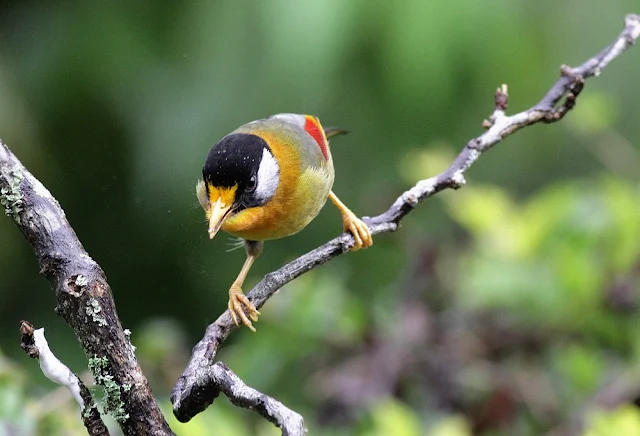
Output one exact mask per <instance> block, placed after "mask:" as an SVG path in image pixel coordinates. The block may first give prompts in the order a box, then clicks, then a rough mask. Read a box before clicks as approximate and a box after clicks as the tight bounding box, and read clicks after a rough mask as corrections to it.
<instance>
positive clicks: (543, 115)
mask: <svg viewBox="0 0 640 436" xmlns="http://www.w3.org/2000/svg"><path fill="white" fill-rule="evenodd" d="M639 37H640V16H638V15H628V16H627V17H626V18H625V29H624V30H623V31H622V33H620V35H619V36H618V37H617V38H616V39H615V40H614V42H613V43H611V44H610V45H609V46H607V47H606V48H605V49H603V50H602V51H601V52H600V53H598V54H597V55H596V56H594V57H592V58H590V59H589V60H587V61H586V62H585V63H583V64H582V65H580V66H579V67H577V68H573V69H572V68H569V67H566V66H563V67H562V68H561V77H560V79H559V80H558V81H557V82H556V83H555V84H554V85H553V87H552V88H551V89H550V90H549V92H547V94H546V95H545V96H544V97H543V98H542V100H540V102H539V103H538V104H536V105H535V106H533V107H532V108H530V109H527V110H525V111H523V112H520V113H517V114H515V115H511V116H507V115H506V114H505V111H506V109H507V106H508V92H507V87H506V85H503V86H501V87H500V88H498V90H497V91H496V94H495V104H494V111H493V114H492V115H491V117H490V118H489V120H486V121H485V122H484V123H483V126H484V127H485V128H487V129H488V130H487V131H486V132H485V133H484V134H482V135H480V136H478V137H477V138H474V139H472V140H471V141H469V142H468V143H467V145H466V146H465V147H464V149H463V150H462V151H461V152H460V154H459V155H458V156H457V157H456V159H455V160H454V161H453V163H452V164H451V165H450V166H449V168H447V169H446V170H445V171H444V172H442V173H441V174H439V175H437V176H434V177H431V178H429V179H425V180H421V181H419V182H418V183H417V184H416V185H415V186H414V187H413V188H411V189H409V190H408V191H406V192H404V193H403V194H402V195H401V196H400V197H398V199H397V200H396V201H395V202H394V203H393V204H392V205H391V207H390V208H389V209H388V210H387V211H385V212H384V213H382V214H380V215H378V216H376V217H373V218H365V221H366V222H367V224H369V227H370V229H371V233H372V234H374V235H375V234H378V233H383V232H392V231H395V230H396V229H397V228H398V223H399V222H400V220H402V218H404V216H405V215H407V214H408V213H409V212H411V210H413V209H414V208H415V207H416V205H417V204H418V203H420V202H421V201H423V200H425V199H427V198H429V197H431V196H433V195H435V194H437V193H438V192H440V191H443V190H445V189H458V188H460V187H462V186H464V184H465V177H464V174H465V172H466V171H467V170H468V169H469V167H470V166H471V165H472V164H473V163H474V162H475V161H476V160H477V159H478V158H479V157H480V155H481V154H482V153H484V152H485V151H487V150H489V149H490V148H491V147H493V146H494V145H495V144H497V143H498V142H500V141H502V140H503V139H505V138H506V137H507V136H509V135H511V134H513V133H515V132H516V131H518V130H520V129H522V128H523V127H526V126H530V125H532V124H536V123H540V122H544V123H552V122H556V121H559V120H561V119H562V118H563V117H564V116H565V115H566V114H567V113H568V112H569V111H570V110H571V109H572V108H573V107H574V105H575V103H576V99H577V97H578V96H579V95H580V93H581V92H582V89H583V87H584V81H585V80H586V79H588V78H590V77H593V76H598V75H599V74H600V73H601V72H602V70H603V69H604V68H605V67H606V66H607V65H608V64H609V63H610V62H611V61H612V60H613V59H614V58H616V57H618V56H619V55H620V54H621V53H622V52H623V51H625V50H626V49H627V48H629V47H631V46H632V45H633V44H634V43H635V42H636V41H637V40H638V38H639ZM352 245H353V237H352V236H351V235H350V234H348V233H345V234H342V235H340V236H338V237H337V238H334V239H333V240H331V241H329V242H327V243H326V244H324V245H322V246H320V247H318V248H316V249H315V250H312V251H310V252H309V253H307V254H304V255H302V256H300V257H299V258H297V259H295V260H294V261H292V262H290V263H288V264H287V265H285V266H283V267H282V268H280V269H278V270H277V271H274V272H271V273H269V274H267V275H266V276H265V277H264V279H263V280H262V281H260V283H258V284H257V285H256V286H255V287H254V288H253V289H252V290H251V291H250V292H249V293H248V294H247V297H248V298H249V300H250V301H251V302H252V303H253V304H254V305H255V306H256V308H260V307H261V306H262V305H263V304H264V303H265V302H266V301H267V300H268V299H269V298H271V296H273V294H274V293H275V292H276V291H277V290H279V289H280V288H281V287H282V286H284V285H285V284H286V283H289V282H290V281H291V280H293V279H295V278H296V277H298V276H300V275H302V274H304V273H305V272H307V271H309V270H311V269H313V268H315V267H317V266H318V265H322V264H323V263H326V262H328V261H329V260H331V259H333V258H334V257H336V256H338V255H340V254H343V253H345V252H347V251H348V250H349V248H350V247H351V246H352ZM235 327H236V326H235V324H234V323H233V321H232V320H231V316H230V315H229V312H228V311H226V312H224V313H223V314H222V315H220V317H219V318H218V319H217V320H216V321H215V322H214V323H213V324H211V325H209V327H207V329H206V331H205V334H204V337H203V338H202V340H200V342H198V343H197V344H196V345H195V347H194V348H193V353H192V356H191V360H190V361H189V363H188V365H187V367H186V368H185V370H184V372H183V373H182V375H181V376H180V378H179V380H178V382H177V383H176V385H175V387H174V388H173V391H172V394H171V401H172V403H173V411H174V414H175V415H176V417H178V419H180V420H182V421H188V420H189V419H191V418H192V417H193V416H195V415H196V414H197V413H199V412H201V411H202V410H204V409H205V408H206V407H207V406H208V405H209V404H210V402H211V401H213V398H208V399H207V401H204V402H199V401H198V393H199V392H201V390H202V389H203V388H204V387H205V386H208V385H209V384H210V383H214V385H215V386H214V389H217V390H222V391H224V392H226V390H227V389H226V388H225V387H224V386H222V385H220V384H216V383H219V382H220V381H217V382H216V380H213V379H211V377H207V378H204V374H206V373H207V371H208V369H207V368H210V367H211V366H212V365H213V362H214V358H215V355H216V352H217V350H218V348H219V347H220V346H221V345H222V343H223V342H224V341H225V339H226V338H227V337H228V336H229V334H230V332H231V331H232V330H233V329H234V328H235ZM222 381H224V380H222ZM232 401H233V399H232Z"/></svg>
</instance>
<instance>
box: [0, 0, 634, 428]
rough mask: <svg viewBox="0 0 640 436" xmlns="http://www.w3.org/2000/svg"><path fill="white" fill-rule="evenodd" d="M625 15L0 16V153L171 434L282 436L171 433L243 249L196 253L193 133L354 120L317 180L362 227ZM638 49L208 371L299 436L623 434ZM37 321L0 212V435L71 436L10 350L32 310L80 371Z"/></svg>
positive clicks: (506, 8) (62, 8) (108, 6)
mask: <svg viewBox="0 0 640 436" xmlns="http://www.w3.org/2000/svg"><path fill="white" fill-rule="evenodd" d="M637 7H638V5H637V2H636V1H633V0H613V1H609V2H601V1H596V0H568V1H564V2H524V1H513V0H484V1H479V0H455V1H450V2H426V1H421V0H402V1H394V2H384V1H368V0H351V1H341V0H323V1H316V2H294V1H291V0H272V1H268V2H267V1H263V2H251V1H248V0H243V1H236V2H220V1H209V2H191V3H163V4H162V5H160V4H157V5H151V4H146V3H136V2H129V3H122V4H117V3H101V4H98V3H95V2H94V3H90V2H85V3H78V4H71V3H70V4H54V3H27V2H3V5H2V7H1V8H0V41H2V42H1V43H0V101H1V102H2V104H1V105H0V137H1V138H2V139H3V141H4V142H6V143H7V144H8V145H9V146H10V147H11V149H12V150H13V151H14V152H15V153H16V154H17V155H18V157H19V158H20V159H21V160H22V161H23V163H25V165H26V166H27V167H28V168H29V169H30V170H31V171H32V172H33V173H34V174H35V175H36V177H38V178H39V179H40V180H41V181H42V182H43V183H44V184H45V185H46V186H47V187H48V188H49V189H50V190H51V192H52V193H53V194H54V196H56V198H57V199H58V200H59V201H60V203H61V205H62V206H63V207H64V209H65V211H66V213H67V217H68V218H69V220H70V222H71V224H72V225H73V226H74V229H75V230H76V232H77V234H78V236H79V237H80V239H81V241H82V242H83V244H84V245H85V247H86V248H87V250H88V251H89V253H90V254H91V255H92V256H93V257H94V259H96V260H97V261H98V262H99V263H100V265H101V266H102V267H103V269H104V270H105V271H106V273H107V276H108V278H109V282H110V284H111V286H112V288H113V291H114V294H115V298H116V302H117V305H118V311H119V315H120V318H121V320H122V322H123V324H124V325H125V326H126V327H128V328H130V329H131V330H132V332H133V333H132V341H133V343H134V344H135V345H136V346H137V347H138V356H139V358H140V361H141V363H142V365H143V367H144V370H145V373H146V374H147V375H148V376H149V378H150V381H151V383H152V387H153V389H154V392H155V393H156V394H157V396H158V398H159V400H160V401H161V402H162V405H163V408H164V409H165V411H166V416H167V419H169V420H170V423H171V425H172V428H174V430H175V431H176V432H177V433H178V434H180V435H200V434H211V433H216V434H239V435H242V434H247V435H249V434H259V435H272V434H278V432H277V429H275V428H274V427H273V426H272V425H271V424H269V423H267V422H265V421H264V420H262V419H261V418H259V417H257V416H255V415H254V414H253V413H252V412H249V411H245V410H240V409H237V408H235V407H233V406H231V405H230V404H229V403H228V401H227V400H226V399H224V398H220V399H218V400H216V402H215V403H214V404H213V405H212V406H211V407H210V408H209V409H207V411H206V412H204V413H202V414H200V415H199V416H197V417H196V418H194V419H193V420H192V422H190V423H188V424H180V423H177V422H176V421H175V419H174V418H173V417H172V415H171V413H170V410H171V408H170V404H169V402H168V393H169V391H170V389H171V387H172V385H173V383H175V380H176V379H177V377H178V376H179V374H180V372H181V370H182V368H183V367H184V364H185V362H186V360H187V358H188V356H189V351H190V348H191V346H192V345H193V344H194V343H195V342H196V341H197V340H198V339H199V338H200V336H201V335H202V333H203V331H204V328H205V326H206V325H207V324H208V323H209V322H211V321H212V320H214V319H215V318H216V317H217V315H218V314H220V313H221V312H222V311H223V310H224V309H225V307H226V299H227V289H228V286H229V284H230V283H231V281H232V280H233V279H234V278H235V275H236V274H237V271H238V270H239V268H240V266H241V263H242V261H243V256H244V255H243V253H242V252H241V251H234V252H230V253H227V252H226V251H225V250H226V248H227V246H226V242H227V241H226V240H225V237H224V236H219V237H218V238H216V239H215V240H214V241H213V242H211V241H209V239H208V238H207V235H206V231H205V230H206V224H205V222H204V214H203V213H202V211H201V210H200V208H199V206H198V205H197V200H196V197H195V192H194V188H195V182H196V180H197V178H198V177H199V175H200V171H201V167H202V164H203V160H204V157H205V156H206V153H207V152H208V150H209V148H210V147H211V145H213V144H214V143H215V142H216V141H217V140H218V139H219V138H221V137H222V136H223V135H224V134H226V133H228V132H229V131H231V130H233V129H234V128H236V127H237V126H239V125H240V124H243V123H245V122H247V121H250V120H253V119H257V118H261V117H264V116H267V115H270V114H273V113H278V112H300V113H313V114H316V115H318V116H319V117H320V118H321V120H322V121H323V122H324V123H325V124H327V125H336V126H340V127H344V128H346V129H349V130H350V131H351V133H350V134H349V135H348V136H346V137H340V138H336V139H335V140H333V141H332V150H333V156H334V161H335V165H336V172H337V177H336V184H335V191H336V192H337V194H338V195H340V197H341V198H342V199H343V200H344V201H345V203H347V204H348V205H349V206H350V207H352V209H354V210H355V211H356V212H357V213H359V214H363V215H375V214H377V213H379V212H381V211H383V210H384V209H386V208H387V207H388V205H389V204H390V203H391V202H392V201H393V200H394V199H395V198H396V197H397V196H398V195H399V194H400V193H401V192H402V191H403V190H404V189H406V188H407V187H409V186H411V185H412V184H413V183H414V182H415V181H416V180H417V179H420V178H425V177H429V176H431V175H434V174H436V173H437V172H439V171H441V170H443V169H444V168H445V167H446V166H447V165H448V163H449V162H450V161H451V159H453V157H454V156H455V154H456V153H457V152H458V150H459V149H460V148H461V147H462V146H463V144H465V143H466V141H467V140H469V139H470V138H472V137H474V136H477V135H478V134H480V133H481V128H480V123H481V121H482V119H484V118H486V117H487V116H488V115H489V113H490V111H491V108H492V93H493V91H494V89H495V88H496V87H497V86H498V85H500V84H501V83H507V84H508V85H509V90H510V94H511V102H510V110H511V111H518V110H522V109H525V108H526V107H529V106H530V105H533V104H534V103H535V102H537V101H538V100H539V99H540V98H541V96H542V95H543V93H544V92H546V90H547V89H548V88H549V87H550V85H551V84H552V83H553V81H554V80H555V79H556V78H557V74H558V67H559V66H560V65H561V64H562V63H568V64H577V63H580V62H582V61H584V60H585V59H586V58H587V57H589V56H591V55H593V54H595V53H596V52H597V51H599V50H600V49H601V48H602V47H604V46H605V45H606V44H608V43H609V42H610V41H611V40H612V39H613V37H614V36H615V35H617V34H618V32H619V31H620V29H621V28H622V19H623V17H624V15H625V14H626V13H629V12H636V13H637V12H640V11H638V10H637ZM634 8H635V10H634ZM637 50H638V49H637V48H634V49H632V50H631V51H630V52H629V53H628V54H625V55H623V56H622V57H621V58H620V59H619V60H616V61H615V62H614V63H612V64H611V65H610V66H609V67H608V68H607V69H606V70H605V71H604V73H603V75H602V76H601V77H599V78H597V79H592V80H589V81H588V83H587V86H586V90H585V91H584V93H583V94H582V95H581V96H580V98H579V101H578V105H577V107H576V109H575V110H574V111H573V112H572V113H571V114H569V115H568V117H567V118H566V119H565V120H563V121H562V122H561V123H558V124H554V125H549V126H537V127H533V128H528V129H525V130H524V131H522V132H519V133H518V134H516V135H515V136H513V137H511V138H509V139H508V140H507V141H505V143H504V144H500V145H499V146H497V147H496V148H495V149H494V150H492V151H491V152H489V153H487V154H486V155H485V156H483V158H482V159H481V160H480V161H479V162H478V163H477V164H476V165H475V166H474V167H473V168H472V169H471V171H470V172H469V174H468V181H469V185H468V186H467V187H465V188H464V189H462V190H460V191H456V192H445V193H442V194H439V195H438V196H437V197H436V198H434V199H433V200H429V201H428V202H426V203H425V204H424V205H421V206H420V207H419V208H418V209H416V211H414V212H413V213H412V214H411V215H409V216H408V217H407V219H406V220H405V221H403V226H402V228H401V229H400V231H398V232H397V233H395V234H393V235H381V236H378V237H377V238H376V239H375V245H374V247H373V248H372V249H370V250H367V251H364V252H359V253H356V254H348V255H346V256H342V257H341V258H339V259H336V260H335V261H333V262H331V263H330V264H327V265H326V266H323V267H321V268H318V269H315V270H314V271H312V272H310V273H308V274H306V275H305V276H303V277H301V278H300V279H298V280H296V281H294V282H292V283H291V284H289V285H287V286H286V287H285V288H284V289H283V290H282V291H281V292H279V293H278V294H277V295H276V296H275V297H274V298H272V299H271V300H270V301H269V303H268V304H267V305H266V306H265V307H264V308H263V310H262V313H263V315H262V317H261V319H260V322H259V323H258V325H257V327H258V333H257V334H255V335H254V334H250V332H248V331H247V330H246V329H244V330H243V331H240V332H238V333H235V334H234V335H233V337H232V338H231V339H230V340H229V341H228V342H227V343H226V344H225V347H224V348H223V349H222V351H221V352H220V355H219V357H220V358H221V359H222V360H224V361H225V362H226V363H227V364H228V365H229V366H230V367H231V368H233V369H234V371H236V372H237V373H238V375H240V376H241V377H242V378H243V379H244V380H245V381H246V382H247V383H248V384H250V385H251V386H253V387H255V388H257V389H259V390H261V391H263V392H265V393H268V394H270V395H273V396H274V397H276V398H277V399H279V400H280V401H282V402H284V403H285V404H286V405H288V406H289V407H291V408H293V409H294V410H296V411H298V412H300V413H302V414H303V415H304V417H305V419H306V423H307V426H308V427H309V429H310V431H311V433H312V434H326V435H341V434H362V435H386V434H394V435H419V434H432V435H438V436H458V435H460V436H463V435H469V434H491V435H494V434H504V435H510V434H522V435H528V434H541V433H545V432H547V431H553V430H558V429H566V428H571V429H574V427H571V426H573V425H576V423H578V424H579V423H581V424H584V425H585V426H586V427H584V428H585V434H586V435H589V436H591V435H605V434H616V435H618V434H619V435H625V434H636V433H638V432H639V431H640V430H638V429H639V428H640V424H639V422H640V418H639V415H638V410H637V409H636V408H635V407H634V406H632V404H633V402H634V400H636V401H637V393H636V394H634V393H633V392H631V393H629V391H628V389H626V388H628V387H633V386H635V387H636V388H637V387H638V386H640V375H639V374H640V373H639V372H638V370H639V369H640V368H639V362H640V334H639V333H638V329H637V327H636V326H637V325H638V324H637V323H638V321H639V320H638V291H639V290H640V285H639V283H640V272H639V271H640V245H639V243H638V241H639V240H640V201H639V200H640V198H639V196H640V191H639V188H638V186H639V185H638V181H639V178H638V168H640V156H639V148H638V143H640V131H639V130H638V122H637V120H638V119H640V107H639V106H638V104H637V102H638V101H640V88H638V87H637V86H634V85H635V81H636V77H637V72H638V71H639V70H640V52H638V51H637ZM339 231H340V220H339V218H338V213H337V212H336V211H335V210H333V209H332V208H331V207H327V208H326V210H325V211H323V212H322V213H321V215H320V216H319V217H318V218H317V219H316V220H315V221H314V222H313V223H312V224H311V225H310V226H309V227H308V228H307V229H305V230H304V232H303V233H302V234H301V235H299V236H297V237H291V238H287V239H285V240H281V241H274V242H270V243H267V244H266V248H265V251H264V254H263V256H262V257H261V258H260V260H259V261H258V262H257V263H256V265H255V266H254V268H253V270H252V272H251V274H250V277H249V279H248V282H247V284H246V287H247V288H248V287H249V286H250V285H251V284H253V283H256V282H257V281H258V280H259V279H260V277H261V276H262V275H263V274H265V273H266V272H269V271H272V270H273V269H275V268H277V267H278V266H280V265H282V264H284V263H285V262H287V261H288V260H291V259H293V258H295V257H296V256H298V255H300V254H302V253H304V252H306V251H308V250H310V249H312V248H314V247H316V246H317V245H319V244H320V243H322V242H324V241H326V240H327V239H328V238H330V237H333V236H334V235H336V234H337V233H338V232H339ZM54 305H55V300H54V298H53V295H52V293H51V291H50V287H49V285H48V283H47V282H46V281H45V279H44V278H42V277H40V276H39V275H38V266H37V265H36V262H35V259H34V257H33V254H32V252H31V251H30V248H29V247H28V245H27V244H26V243H25V241H24V240H23V238H22V236H21V235H20V233H19V232H18V231H17V230H16V229H15V226H14V224H13V222H12V221H11V220H10V219H8V218H7V219H1V220H0V349H1V350H2V352H3V353H4V354H1V355H0V435H2V436H4V435H5V434H7V435H13V434H25V435H28V434H75V433H77V432H81V431H82V427H81V422H80V420H79V419H78V416H77V406H76V405H75V403H73V401H72V399H71V398H70V396H68V395H67V394H66V393H65V392H64V391H63V390H59V389H56V387H54V386H51V383H50V382H49V381H48V380H47V379H45V378H44V376H42V374H41V373H40V372H39V370H38V366H37V365H36V364H35V362H32V361H30V360H29V359H28V358H27V357H26V356H25V355H24V354H23V353H22V351H21V350H20V349H19V346H18V343H19V339H18V333H17V330H18V323H19V321H20V320H21V319H27V320H29V321H31V322H33V323H34V324H36V325H38V326H46V328H47V334H48V338H49V342H50V344H51V345H52V348H53V350H54V351H55V353H56V354H57V355H58V356H59V357H60V358H61V359H62V360H64V361H65V362H66V363H68V364H69V365H70V367H71V368H72V369H74V370H75V371H77V372H78V373H83V372H85V371H86V365H87V362H86V359H85V358H84V356H83V354H82V350H80V348H79V347H78V345H77V342H76V341H75V338H74V337H73V333H72V332H71V331H70V330H69V329H68V327H67V326H66V325H65V324H64V323H63V322H62V320H61V319H59V318H58V317H56V315H55V314H54V312H53V310H52V308H53V306H54ZM620 380H622V383H620ZM620 384H622V386H623V388H620V387H619V385H620ZM632 391H633V390H632ZM612 392H613V393H612ZM603 393H604V394H607V395H604V394H603ZM97 394H98V396H99V393H97ZM603 396H606V397H607V401H601V397H603ZM610 397H613V400H612V401H611V402H608V399H609V398H610ZM110 425H111V426H112V427H113V428H116V426H115V425H114V423H113V422H111V423H110ZM567 426H569V427H567ZM569 433H575V431H573V430H571V431H569Z"/></svg>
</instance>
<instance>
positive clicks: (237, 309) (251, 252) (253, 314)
mask: <svg viewBox="0 0 640 436" xmlns="http://www.w3.org/2000/svg"><path fill="white" fill-rule="evenodd" d="M263 245H264V244H263V243H262V242H261V241H245V243H244V248H245V250H246V251H247V260H245V261H244V265H243V266H242V270H240V274H238V278H237V279H236V280H235V281H234V282H233V285H231V288H230V289H229V304H228V307H229V313H230V314H231V318H233V322H235V323H236V325H240V324H239V323H238V317H240V319H241V320H242V324H244V325H246V326H247V327H249V329H251V331H254V332H255V331H256V329H255V328H254V327H253V325H252V324H251V320H253V321H254V322H255V321H258V315H260V312H258V311H257V310H256V307H255V306H254V305H253V304H251V302H250V301H249V299H248V298H247V297H246V295H244V293H243V292H242V284H243V283H244V279H245V278H246V277H247V273H248V272H249V269H251V265H253V261H254V260H256V258H257V257H258V256H260V253H262V247H263ZM245 310H246V311H247V312H248V314H249V316H248V317H247V313H245ZM249 318H251V320H250V319H249Z"/></svg>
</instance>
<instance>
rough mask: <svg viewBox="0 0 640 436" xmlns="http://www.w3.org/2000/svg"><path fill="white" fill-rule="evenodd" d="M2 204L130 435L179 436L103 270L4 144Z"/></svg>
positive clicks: (112, 409) (47, 194) (0, 169)
mask: <svg viewBox="0 0 640 436" xmlns="http://www.w3.org/2000/svg"><path fill="white" fill-rule="evenodd" d="M0 203H1V204H2V205H3V206H4V208H5V213H6V214H7V215H9V216H10V217H12V218H13V220H14V222H15V223H16V225H17V226H18V228H19V229H20V231H21V232H22V234H23V235H24V237H25V238H26V239H27V241H28V242H29V244H30V245H31V246H32V247H33V249H34V251H35V254H36V257H37V258H38V262H39V263H40V273H41V274H43V275H44V276H45V277H46V278H47V279H49V281H50V282H51V283H52V285H53V288H54V290H55V293H56V298H57V306H56V312H57V313H58V314H60V315H61V316H62V317H63V318H64V320H65V321H66V322H67V324H69V326H70V327H71V328H72V329H73V331H74V332H75V334H76V338H77V339H78V341H79V342H80V344H81V345H82V348H83V349H84V352H85V354H86V355H87V358H88V359H89V364H90V366H91V364H92V363H93V364H94V366H96V365H97V367H96V368H97V370H96V371H94V377H96V375H98V377H96V378H97V379H96V383H97V384H100V385H102V386H103V387H104V388H105V396H107V398H106V404H107V405H108V407H107V409H108V411H109V412H111V414H112V415H113V416H114V418H115V419H116V420H117V421H118V423H119V424H120V427H121V428H122V431H123V433H124V434H125V435H141V434H144V435H171V434H173V433H172V432H171V429H170V428H169V426H168V424H167V423H166V421H165V419H164V417H163V416H162V413H161V412H160V408H159V407H158V404H157V403H156V401H155V399H154V397H153V394H152V393H151V388H150V387H149V383H148V382H147V379H146V378H145V376H144V374H143V373H142V370H141V369H140V366H139V365H138V362H137V360H136V357H135V355H134V353H133V349H132V347H131V344H130V343H129V340H128V338H127V336H126V335H125V334H124V331H123V329H122V326H121V325H120V320H119V319H118V315H117V313H116V306H115V302H114V300H113V295H112V293H111V288H110V287H109V284H108V283H107V280H106V278H105V275H104V272H103V271H102V269H101V268H100V266H99V265H98V264H97V263H96V262H95V261H94V260H93V259H92V258H91V257H90V256H89V255H88V254H87V252H86V251H85V249H84V247H82V244H81V243H80V241H79V240H78V237H77V236H76V234H75V232H74V231H73V229H72V228H71V225H70V224H69V222H68V221H67V218H66V217H65V214H64V211H63V210H62V208H61V207H60V205H59V204H58V202H57V200H56V199H55V198H53V196H52V195H51V193H50V192H49V191H48V190H47V189H46V188H45V187H44V186H43V185H42V183H40V181H38V180H37V179H36V178H35V177H34V176H33V175H32V174H31V173H30V172H29V171H28V170H27V169H26V168H25V167H24V165H22V163H21V162H20V161H19V160H18V158H17V157H16V156H15V155H14V154H13V153H12V152H11V150H9V148H8V147H7V146H6V145H5V144H3V143H2V142H0Z"/></svg>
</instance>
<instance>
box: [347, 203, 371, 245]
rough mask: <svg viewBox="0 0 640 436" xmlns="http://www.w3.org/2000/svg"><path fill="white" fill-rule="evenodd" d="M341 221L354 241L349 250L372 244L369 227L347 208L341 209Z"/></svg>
mask: <svg viewBox="0 0 640 436" xmlns="http://www.w3.org/2000/svg"><path fill="white" fill-rule="evenodd" d="M342 222H343V223H344V229H345V231H349V232H351V234H352V235H353V238H354V239H355V241H356V242H355V244H353V247H351V251H356V250H360V249H361V248H368V247H371V245H373V238H372V237H371V232H370V231H369V227H367V225H366V224H365V223H364V222H362V220H361V219H360V218H358V217H357V216H355V214H354V213H353V212H351V211H350V210H349V209H346V210H343V211H342Z"/></svg>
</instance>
